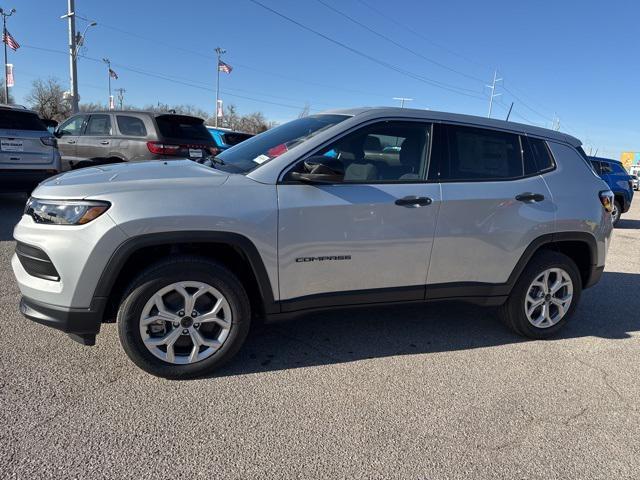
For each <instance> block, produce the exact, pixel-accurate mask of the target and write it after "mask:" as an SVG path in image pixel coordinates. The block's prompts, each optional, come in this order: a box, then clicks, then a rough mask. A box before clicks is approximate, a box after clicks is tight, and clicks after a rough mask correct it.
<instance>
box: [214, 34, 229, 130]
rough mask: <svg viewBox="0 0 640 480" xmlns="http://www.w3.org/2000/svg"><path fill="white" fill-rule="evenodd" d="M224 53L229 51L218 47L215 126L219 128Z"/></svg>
mask: <svg viewBox="0 0 640 480" xmlns="http://www.w3.org/2000/svg"><path fill="white" fill-rule="evenodd" d="M224 53H227V51H226V50H225V49H224V48H220V47H216V56H217V58H218V61H217V63H216V74H217V77H216V117H215V121H214V124H213V125H214V126H215V127H217V126H218V113H219V112H218V108H219V105H218V104H219V102H220V56H221V55H222V54H224Z"/></svg>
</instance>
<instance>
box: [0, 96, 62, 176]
mask: <svg viewBox="0 0 640 480" xmlns="http://www.w3.org/2000/svg"><path fill="white" fill-rule="evenodd" d="M41 138H44V139H45V141H48V142H49V143H50V144H49V145H46V144H45V143H44V142H43V140H41ZM49 138H51V134H50V133H49V132H48V130H47V127H46V126H45V125H44V123H43V122H42V121H41V120H40V119H39V118H38V116H37V115H36V114H34V113H33V112H29V111H21V110H16V109H8V108H7V109H0V165H3V166H6V165H15V166H16V168H19V166H21V165H23V166H26V165H46V164H51V163H53V159H54V157H53V154H54V149H53V146H52V142H51V141H50V140H48V139H49Z"/></svg>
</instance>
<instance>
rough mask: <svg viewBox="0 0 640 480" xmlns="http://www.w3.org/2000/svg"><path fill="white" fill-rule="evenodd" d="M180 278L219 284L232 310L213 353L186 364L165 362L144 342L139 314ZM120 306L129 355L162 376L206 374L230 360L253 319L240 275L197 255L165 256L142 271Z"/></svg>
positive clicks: (121, 327) (122, 338)
mask: <svg viewBox="0 0 640 480" xmlns="http://www.w3.org/2000/svg"><path fill="white" fill-rule="evenodd" d="M181 281H197V282H203V283H206V284H208V285H210V286H212V287H214V288H216V289H217V290H218V291H219V292H220V293H222V295H224V297H225V298H226V300H227V302H228V303H229V306H230V308H231V312H232V322H231V330H230V332H229V334H228V336H227V338H226V340H225V341H224V343H223V344H222V346H221V347H220V348H219V349H218V350H217V351H215V353H213V354H212V355H211V356H210V357H208V358H206V359H204V360H201V361H198V362H194V363H190V364H184V365H176V364H172V363H168V362H165V361H163V360H161V359H159V358H157V357H156V356H154V355H153V354H152V353H151V352H150V351H149V350H148V349H147V347H146V346H145V344H144V343H143V341H142V336H141V334H140V326H139V322H140V317H141V315H142V310H143V308H144V306H145V304H146V303H147V301H148V300H149V299H150V298H151V296H152V295H154V294H155V293H156V292H157V291H158V290H160V289H161V288H163V287H165V286H168V285H171V284H172V283H176V282H181ZM123 298H124V301H123V302H122V303H121V305H120V308H119V309H118V316H117V322H118V334H119V337H120V343H121V344H122V347H123V348H124V350H125V352H126V353H127V355H128V356H129V358H130V359H131V360H132V361H133V363H135V364H136V365H137V366H138V367H140V368H141V369H143V370H144V371H146V372H148V373H150V374H152V375H155V376H158V377H163V378H169V379H175V380H183V379H190V378H196V377H200V376H203V375H205V374H209V373H211V372H213V371H214V370H215V369H217V368H218V367H220V366H221V365H223V364H224V363H225V362H227V361H228V360H230V359H231V358H232V357H233V356H234V355H235V354H236V353H237V352H238V350H240V347H241V346H242V344H243V343H244V340H245V338H246V336H247V334H248V332H249V327H250V323H251V309H250V304H249V298H248V297H247V293H246V291H245V289H244V287H243V286H242V283H241V282H240V281H239V280H238V278H237V277H236V276H235V275H234V274H233V273H232V272H231V271H229V270H228V269H227V268H225V267H224V266H222V265H220V264H219V263H217V262H214V261H211V260H208V259H205V258H201V257H194V256H179V257H175V258H172V259H167V260H163V261H161V262H158V263H157V264H155V265H153V266H151V267H150V268H148V269H146V270H145V271H144V272H142V273H141V274H140V275H139V276H138V277H137V278H136V279H135V280H134V281H133V282H132V284H131V285H130V286H129V288H128V289H127V292H126V293H125V296H124V297H123Z"/></svg>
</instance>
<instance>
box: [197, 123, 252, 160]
mask: <svg viewBox="0 0 640 480" xmlns="http://www.w3.org/2000/svg"><path fill="white" fill-rule="evenodd" d="M207 130H209V133H210V134H211V136H212V137H213V140H214V141H215V142H216V146H217V148H218V150H219V151H218V153H220V152H222V151H224V150H226V149H227V148H231V147H233V146H234V145H237V144H239V143H240V142H244V141H245V140H247V139H249V138H251V137H253V135H252V134H251V133H245V132H234V131H233V130H229V129H227V128H221V127H210V126H208V125H207Z"/></svg>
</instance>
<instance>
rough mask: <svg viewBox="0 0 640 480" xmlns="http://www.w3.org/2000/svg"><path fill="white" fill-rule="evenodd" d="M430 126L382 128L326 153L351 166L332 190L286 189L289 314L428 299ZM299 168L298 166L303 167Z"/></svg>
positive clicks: (282, 260)
mask: <svg viewBox="0 0 640 480" xmlns="http://www.w3.org/2000/svg"><path fill="white" fill-rule="evenodd" d="M430 130H431V125H429V124H425V123H421V122H400V121H390V122H380V123H375V124H372V125H369V126H366V127H362V128H360V129H358V130H356V131H355V132H352V133H350V134H348V135H346V136H344V137H342V138H341V139H339V140H337V141H335V142H333V143H332V144H331V145H328V146H326V147H324V148H322V149H321V150H320V151H319V152H317V153H316V155H323V156H326V157H331V158H334V159H336V160H337V161H338V162H340V163H341V164H342V166H343V168H344V172H345V176H344V181H343V182H341V183H339V184H331V185H318V184H314V185H309V184H304V183H300V182H295V181H292V180H291V179H290V177H289V176H286V175H285V177H284V179H283V182H281V184H280V185H278V203H279V233H278V255H279V275H280V299H281V300H282V301H283V303H282V304H283V310H284V311H287V310H294V309H298V308H311V307H314V306H321V305H330V304H357V303H375V302H386V301H396V300H421V299H423V298H424V288H425V282H426V274H427V268H428V264H429V257H430V253H431V246H432V242H433V236H434V232H435V226H436V219H437V216H438V209H439V207H440V187H439V185H438V184H436V183H427V182H426V181H425V178H426V171H427V157H428V155H427V153H428V150H429V146H430V141H429V139H430ZM296 168H298V166H296V167H294V170H295V169H296Z"/></svg>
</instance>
